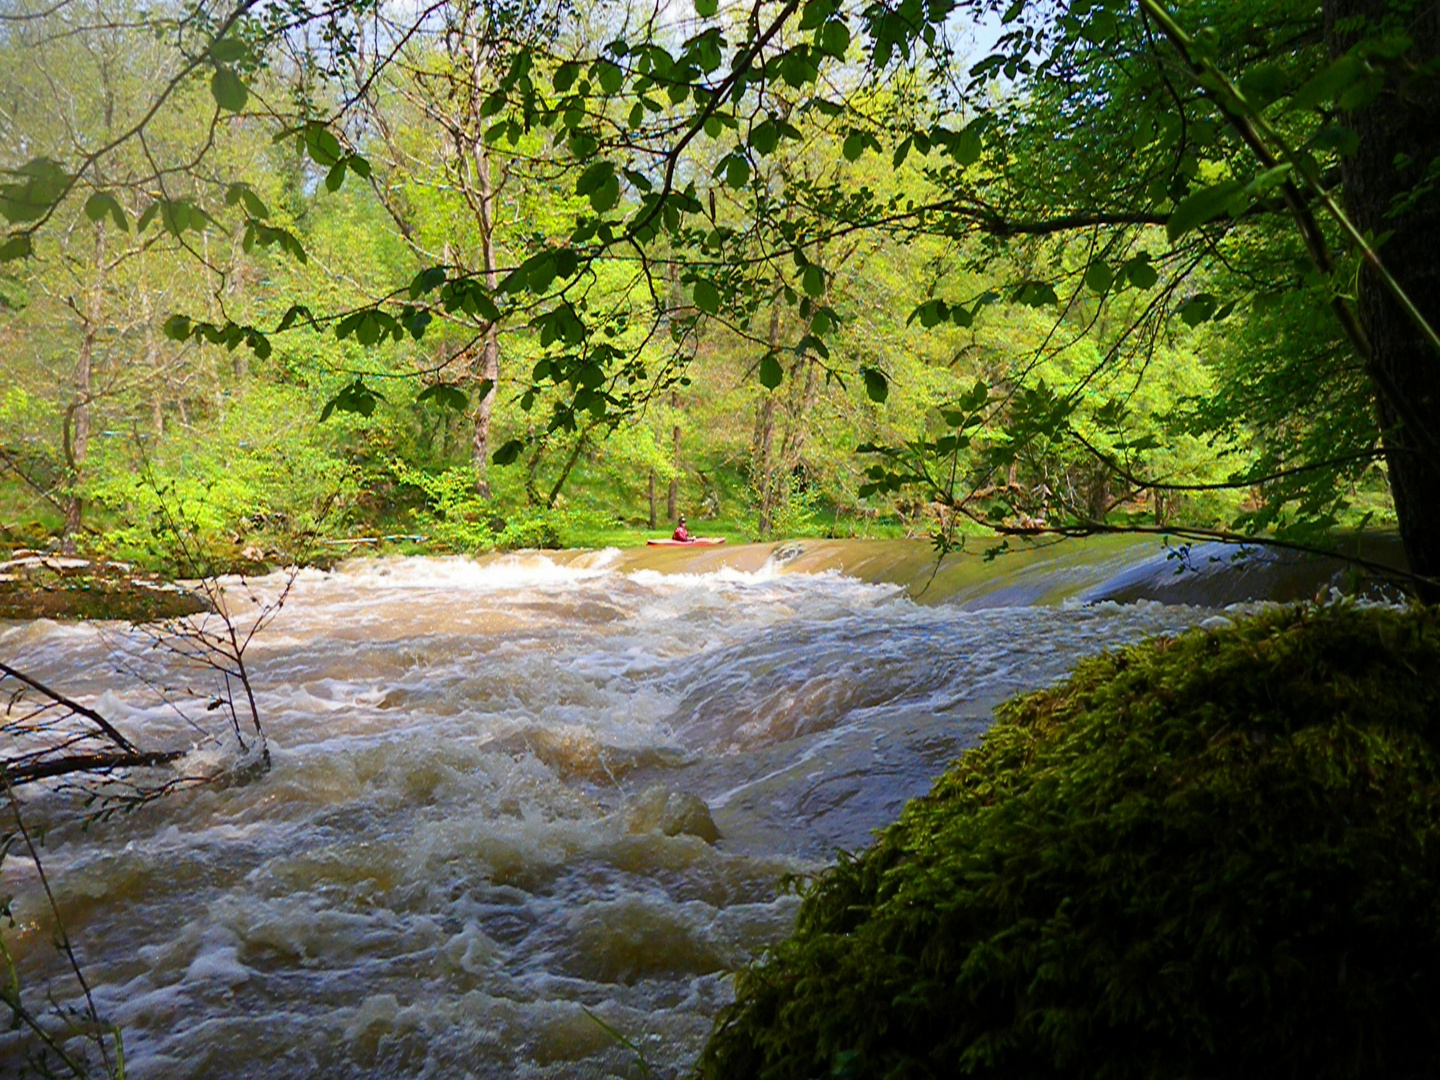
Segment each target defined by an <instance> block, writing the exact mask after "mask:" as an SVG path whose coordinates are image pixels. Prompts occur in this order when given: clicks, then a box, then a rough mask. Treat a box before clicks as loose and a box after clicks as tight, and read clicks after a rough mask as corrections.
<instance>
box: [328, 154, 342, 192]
mask: <svg viewBox="0 0 1440 1080" xmlns="http://www.w3.org/2000/svg"><path fill="white" fill-rule="evenodd" d="M343 183H345V159H344V158H341V159H340V160H339V161H337V162H336V163H335V164H334V165H331V166H330V171H329V172H327V173H326V174H325V190H326V191H330V192H335V191H339V190H340V185H341V184H343Z"/></svg>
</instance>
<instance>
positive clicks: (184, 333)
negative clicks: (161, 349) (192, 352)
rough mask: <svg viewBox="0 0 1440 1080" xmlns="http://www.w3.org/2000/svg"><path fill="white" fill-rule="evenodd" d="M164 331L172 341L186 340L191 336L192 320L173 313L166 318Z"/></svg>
mask: <svg viewBox="0 0 1440 1080" xmlns="http://www.w3.org/2000/svg"><path fill="white" fill-rule="evenodd" d="M163 333H164V334H165V336H166V337H167V338H169V339H170V340H171V341H185V340H186V339H188V338H189V337H190V320H189V319H188V318H186V317H185V316H184V315H171V316H170V318H168V319H166V320H165V326H164V327H163Z"/></svg>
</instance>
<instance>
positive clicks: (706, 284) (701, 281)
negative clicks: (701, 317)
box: [695, 278, 720, 315]
mask: <svg viewBox="0 0 1440 1080" xmlns="http://www.w3.org/2000/svg"><path fill="white" fill-rule="evenodd" d="M695 306H696V307H697V308H699V309H700V310H701V311H703V312H705V314H707V315H714V314H716V313H717V312H718V311H719V310H720V290H719V289H717V288H716V287H715V285H714V283H713V282H711V281H710V280H709V279H707V278H697V279H696V280H695Z"/></svg>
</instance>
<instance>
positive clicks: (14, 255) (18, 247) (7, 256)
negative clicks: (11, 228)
mask: <svg viewBox="0 0 1440 1080" xmlns="http://www.w3.org/2000/svg"><path fill="white" fill-rule="evenodd" d="M34 253H35V248H34V246H33V245H32V244H31V243H30V237H29V234H27V233H19V234H17V235H15V236H12V237H10V238H9V239H8V240H6V241H5V242H4V243H3V244H0V263H5V262H14V261H15V260H16V259H28V258H29V257H30V256H31V255H33V254H34Z"/></svg>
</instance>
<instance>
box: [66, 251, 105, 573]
mask: <svg viewBox="0 0 1440 1080" xmlns="http://www.w3.org/2000/svg"><path fill="white" fill-rule="evenodd" d="M94 266H95V275H96V276H95V278H94V280H92V281H91V282H90V286H89V288H88V289H86V291H85V310H84V312H82V313H81V319H82V320H83V322H82V326H81V334H80V348H79V350H78V352H77V353H76V356H75V397H74V400H73V401H71V403H70V407H69V408H68V409H66V410H65V431H64V442H65V465H66V468H67V469H68V470H69V473H70V477H69V481H70V482H69V492H68V493H67V495H66V498H65V525H64V528H63V530H62V531H61V533H60V546H61V550H62V551H64V552H65V553H66V554H67V555H73V554H74V553H75V537H76V535H77V534H78V533H79V532H80V527H81V525H82V524H83V521H84V516H85V500H84V497H83V496H82V495H81V494H80V486H81V484H82V483H83V482H84V480H85V459H86V457H87V456H88V455H89V453H90V399H91V397H92V395H93V394H94V373H95V339H96V336H97V335H98V334H99V332H100V317H101V315H102V314H103V313H104V301H105V277H104V266H105V227H104V226H103V225H100V224H98V223H97V224H96V225H95V262H94Z"/></svg>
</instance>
